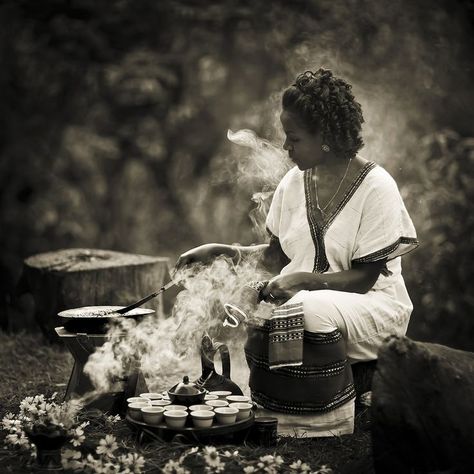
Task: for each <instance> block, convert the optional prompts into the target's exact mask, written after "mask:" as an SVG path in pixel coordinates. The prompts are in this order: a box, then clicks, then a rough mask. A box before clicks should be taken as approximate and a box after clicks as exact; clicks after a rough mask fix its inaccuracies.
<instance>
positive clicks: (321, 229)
mask: <svg viewBox="0 0 474 474" xmlns="http://www.w3.org/2000/svg"><path fill="white" fill-rule="evenodd" d="M376 166H377V164H376V163H374V162H373V161H368V162H367V163H365V164H364V166H363V167H362V168H361V169H360V171H359V173H358V174H357V176H356V177H355V179H353V180H352V182H351V184H350V185H349V186H347V187H346V189H345V190H344V194H343V196H342V198H341V199H339V200H336V201H334V203H333V204H332V205H331V206H330V207H329V212H328V213H327V214H326V217H325V216H324V215H323V214H322V213H321V212H320V211H319V209H318V208H317V206H316V202H317V200H316V190H315V187H314V184H313V174H314V172H313V169H309V170H306V171H305V172H304V191H305V198H306V214H307V218H308V224H309V228H310V232H311V237H312V239H313V243H314V250H315V255H314V265H313V272H317V273H324V272H326V271H328V270H329V262H328V259H327V257H326V251H325V246H324V235H325V234H326V231H327V230H328V228H329V226H330V225H331V224H332V222H333V221H334V219H335V218H336V217H337V216H338V215H339V213H340V212H341V211H342V209H344V206H345V205H346V204H347V203H348V202H349V200H350V199H351V197H352V196H353V195H354V193H355V192H356V191H357V189H358V188H359V186H360V185H361V183H362V181H363V180H364V178H365V177H366V176H367V174H368V173H369V172H370V171H371V170H372V169H373V168H375V167H376ZM340 193H341V191H340V192H338V194H340ZM336 197H337V196H336Z"/></svg>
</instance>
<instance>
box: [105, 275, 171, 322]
mask: <svg viewBox="0 0 474 474" xmlns="http://www.w3.org/2000/svg"><path fill="white" fill-rule="evenodd" d="M174 285H176V282H174V281H170V282H169V283H167V284H166V285H165V286H162V287H161V288H160V289H159V290H158V291H155V292H154V293H151V294H150V295H148V296H145V298H142V299H141V300H138V301H136V302H135V303H132V304H129V305H128V306H125V307H124V308H120V309H119V310H117V311H114V312H115V313H119V314H125V313H128V312H129V311H131V310H132V309H135V308H138V307H139V306H141V305H143V304H145V303H146V302H147V301H150V300H151V299H153V298H156V297H157V296H158V295H160V294H161V293H163V292H164V291H166V290H168V289H169V288H171V287H172V286H174Z"/></svg>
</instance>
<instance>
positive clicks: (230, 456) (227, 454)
mask: <svg viewBox="0 0 474 474" xmlns="http://www.w3.org/2000/svg"><path fill="white" fill-rule="evenodd" d="M222 456H224V457H226V458H234V459H237V458H238V457H239V452H238V451H234V452H233V453H231V452H230V451H224V452H223V453H222Z"/></svg>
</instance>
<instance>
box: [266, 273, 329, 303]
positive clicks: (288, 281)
mask: <svg viewBox="0 0 474 474" xmlns="http://www.w3.org/2000/svg"><path fill="white" fill-rule="evenodd" d="M317 278H318V275H316V274H314V273H309V272H295V273H288V274H286V275H277V276H276V277H274V278H272V279H271V280H270V281H269V282H268V285H267V286H266V287H265V288H264V289H263V290H262V292H261V295H262V297H263V299H265V301H268V302H269V303H273V302H275V303H277V304H282V303H285V302H286V301H288V300H289V299H290V298H292V297H293V296H294V295H296V293H298V291H301V290H315V289H319V288H318V287H320V288H324V285H323V284H322V283H320V284H318V281H317Z"/></svg>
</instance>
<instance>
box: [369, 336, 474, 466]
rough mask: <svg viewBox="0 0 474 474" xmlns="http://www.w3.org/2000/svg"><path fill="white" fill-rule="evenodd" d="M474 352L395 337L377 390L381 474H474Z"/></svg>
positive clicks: (382, 355)
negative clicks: (426, 473)
mask: <svg viewBox="0 0 474 474" xmlns="http://www.w3.org/2000/svg"><path fill="white" fill-rule="evenodd" d="M473 400H474V353H472V352H465V351H460V350H455V349H451V348H449V347H446V346H442V345H438V344H429V343H421V342H414V341H411V340H410V339H408V338H406V337H395V336H392V337H390V338H389V339H387V341H386V343H385V344H384V345H383V346H382V348H381V349H380V351H379V358H378V363H377V370H376V372H375V375H374V379H373V387H372V439H373V452H374V467H375V470H376V472H377V473H379V474H382V473H383V474H392V473H393V474H395V473H396V474H402V473H417V472H440V471H442V472H443V473H447V472H449V473H467V472H474V457H473V456H472V451H471V450H472V448H473V447H474V403H473Z"/></svg>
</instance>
